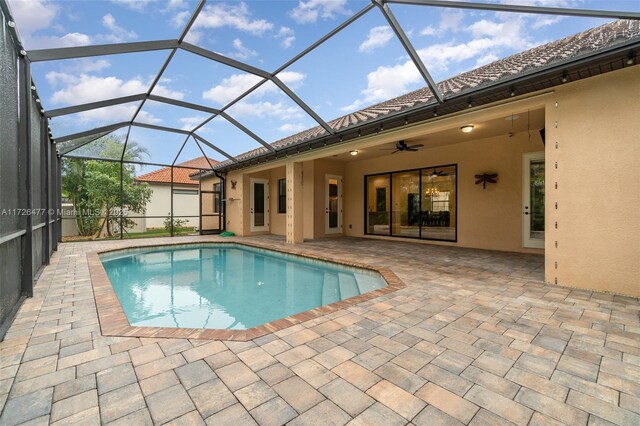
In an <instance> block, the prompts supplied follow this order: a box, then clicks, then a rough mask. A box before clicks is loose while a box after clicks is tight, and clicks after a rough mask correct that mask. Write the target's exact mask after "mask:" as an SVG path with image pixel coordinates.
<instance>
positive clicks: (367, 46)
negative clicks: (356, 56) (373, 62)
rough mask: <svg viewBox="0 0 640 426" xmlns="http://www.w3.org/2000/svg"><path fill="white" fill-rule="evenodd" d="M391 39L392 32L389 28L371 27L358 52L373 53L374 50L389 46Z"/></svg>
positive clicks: (385, 26)
mask: <svg viewBox="0 0 640 426" xmlns="http://www.w3.org/2000/svg"><path fill="white" fill-rule="evenodd" d="M392 38H393V31H392V30H391V27H389V26H387V25H382V26H379V27H373V28H371V29H370V30H369V35H367V39H366V40H365V41H363V42H362V44H361V45H360V47H358V50H359V51H360V52H367V53H368V52H373V51H374V50H376V49H379V48H382V47H385V46H386V45H387V44H389V41H391V39H392Z"/></svg>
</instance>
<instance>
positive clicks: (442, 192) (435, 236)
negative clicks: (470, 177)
mask: <svg viewBox="0 0 640 426" xmlns="http://www.w3.org/2000/svg"><path fill="white" fill-rule="evenodd" d="M421 175H422V222H421V229H420V234H421V236H422V238H425V239H430V240H443V241H455V240H456V166H445V167H432V168H428V169H423V170H422V172H421Z"/></svg>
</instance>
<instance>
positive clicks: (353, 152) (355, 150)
mask: <svg viewBox="0 0 640 426" xmlns="http://www.w3.org/2000/svg"><path fill="white" fill-rule="evenodd" d="M349 154H351V155H353V156H356V155H358V150H357V149H352V150H351V151H349Z"/></svg>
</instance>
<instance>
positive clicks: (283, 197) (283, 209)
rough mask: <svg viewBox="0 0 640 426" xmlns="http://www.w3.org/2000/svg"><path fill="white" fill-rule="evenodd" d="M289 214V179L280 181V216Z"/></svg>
mask: <svg viewBox="0 0 640 426" xmlns="http://www.w3.org/2000/svg"><path fill="white" fill-rule="evenodd" d="M286 213H287V179H286V178H284V179H278V214H286Z"/></svg>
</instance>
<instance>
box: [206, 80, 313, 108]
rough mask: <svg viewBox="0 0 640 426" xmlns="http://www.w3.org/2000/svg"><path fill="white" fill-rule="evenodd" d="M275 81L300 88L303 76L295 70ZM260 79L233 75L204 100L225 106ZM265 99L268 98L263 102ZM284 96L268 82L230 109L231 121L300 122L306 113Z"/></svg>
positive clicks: (212, 89)
mask: <svg viewBox="0 0 640 426" xmlns="http://www.w3.org/2000/svg"><path fill="white" fill-rule="evenodd" d="M278 78H279V79H280V80H281V81H282V82H283V83H285V84H286V85H288V86H289V87H291V88H296V87H299V86H300V85H302V84H303V82H304V79H305V78H306V75H305V74H302V73H299V72H295V71H283V72H281V73H279V74H278ZM260 80H261V78H260V77H257V76H255V75H252V74H234V75H232V76H230V77H229V78H225V79H223V80H222V81H221V82H220V84H218V85H216V86H214V87H212V88H211V89H209V90H207V91H205V92H204V93H203V94H202V97H203V98H204V99H207V100H210V101H213V102H215V103H217V104H220V105H225V104H227V103H229V102H230V101H232V100H233V99H235V98H236V97H238V96H239V95H241V94H242V93H244V92H245V91H246V90H247V89H249V88H251V87H253V85H255V84H256V83H258V82H259V81H260ZM265 98H268V99H265ZM286 99H288V98H286V95H284V93H282V91H280V89H279V88H278V87H277V86H276V85H275V84H273V83H272V82H270V81H269V82H267V83H265V84H263V85H262V86H260V87H259V88H258V89H256V90H255V91H254V92H253V93H252V94H251V95H249V96H247V97H246V98H244V99H243V100H242V101H240V102H238V103H237V104H235V105H234V106H232V107H231V108H230V109H229V114H231V115H232V116H233V117H234V118H242V117H257V118H277V119H280V120H299V119H303V118H306V114H305V113H304V112H303V111H302V110H301V109H300V108H298V107H297V106H296V105H294V104H293V103H291V102H289V101H286Z"/></svg>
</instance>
